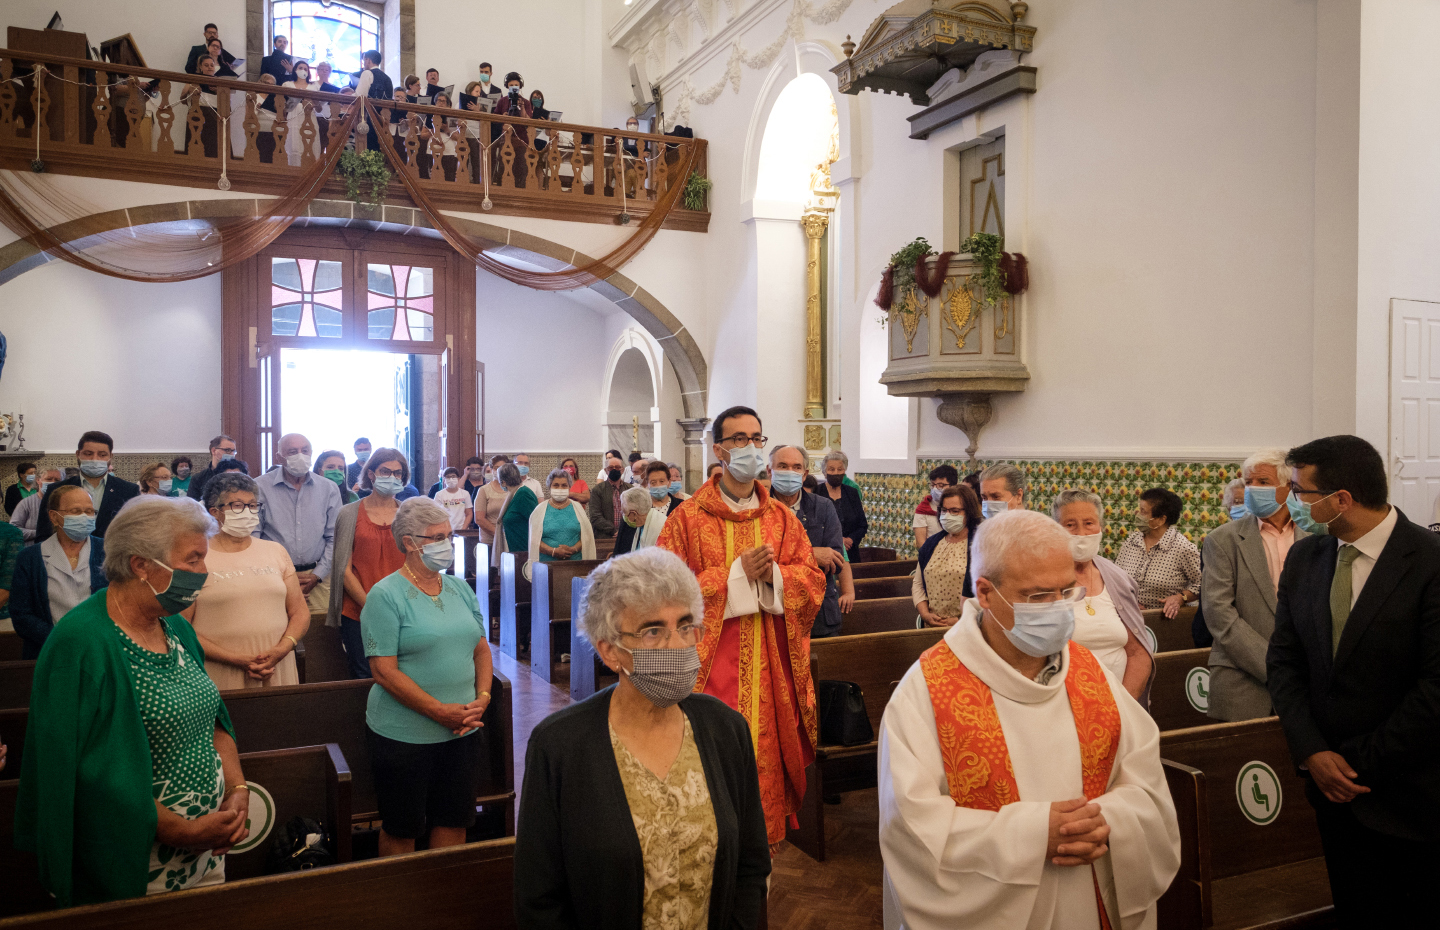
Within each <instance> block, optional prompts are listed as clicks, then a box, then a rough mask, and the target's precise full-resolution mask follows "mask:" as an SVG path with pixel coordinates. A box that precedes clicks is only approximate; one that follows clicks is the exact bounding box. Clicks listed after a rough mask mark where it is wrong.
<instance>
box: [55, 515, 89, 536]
mask: <svg viewBox="0 0 1440 930" xmlns="http://www.w3.org/2000/svg"><path fill="white" fill-rule="evenodd" d="M61 529H63V530H64V531H65V535H66V536H69V537H70V540H71V541H72V542H83V541H84V540H86V539H89V538H90V537H91V536H94V535H95V515H94V514H78V513H71V514H66V515H65V524H64V526H63V527H61Z"/></svg>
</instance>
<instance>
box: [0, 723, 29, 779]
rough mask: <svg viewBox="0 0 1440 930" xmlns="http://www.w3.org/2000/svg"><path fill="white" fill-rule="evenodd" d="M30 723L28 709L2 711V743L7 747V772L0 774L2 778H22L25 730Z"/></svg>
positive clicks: (0, 727) (0, 734)
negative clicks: (21, 763) (21, 764)
mask: <svg viewBox="0 0 1440 930" xmlns="http://www.w3.org/2000/svg"><path fill="white" fill-rule="evenodd" d="M29 722H30V708H28V707H11V708H8V709H6V710H0V743H4V744H5V746H6V756H5V771H4V772H3V773H0V778H19V777H20V760H21V758H22V756H23V755H24V752H25V728H26V726H27V725H28V724H29Z"/></svg>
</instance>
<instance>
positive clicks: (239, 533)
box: [220, 510, 260, 539]
mask: <svg viewBox="0 0 1440 930" xmlns="http://www.w3.org/2000/svg"><path fill="white" fill-rule="evenodd" d="M259 525H260V515H259V514H258V513H251V512H250V511H248V510H242V511H240V512H239V513H231V512H230V511H228V510H227V511H226V512H225V522H224V523H222V524H221V525H220V529H222V530H224V531H225V532H227V533H229V534H230V535H231V536H235V537H237V538H240V539H243V538H245V537H246V536H249V535H250V534H251V533H253V532H254V531H255V528H256V527H257V526H259Z"/></svg>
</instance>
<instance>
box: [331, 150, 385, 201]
mask: <svg viewBox="0 0 1440 930" xmlns="http://www.w3.org/2000/svg"><path fill="white" fill-rule="evenodd" d="M336 170H337V171H338V172H339V173H340V176H341V177H343V178H344V179H345V196H346V197H348V198H349V199H351V200H353V201H355V202H356V203H365V204H369V205H370V206H372V207H378V206H380V202H381V201H382V200H384V199H385V188H386V187H388V186H389V184H390V176H391V175H390V169H389V168H386V167H385V156H384V155H382V154H380V152H378V151H377V150H375V149H369V150H367V151H364V152H345V153H343V154H342V155H341V156H340V164H339V165H337V166H336ZM362 183H363V184H366V185H368V187H369V189H368V191H367V192H366V194H365V196H364V198H363V199H362V198H361V196H360V185H361V184H362Z"/></svg>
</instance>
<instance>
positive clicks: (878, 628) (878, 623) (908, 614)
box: [816, 594, 919, 642]
mask: <svg viewBox="0 0 1440 930" xmlns="http://www.w3.org/2000/svg"><path fill="white" fill-rule="evenodd" d="M917 616H919V612H918V611H917V610H916V609H915V602H914V601H912V600H910V595H908V594H907V595H905V596H904V597H877V598H871V599H870V600H867V601H856V602H855V607H854V609H853V610H851V611H850V612H849V613H848V614H844V615H842V619H841V622H840V632H841V633H842V634H844V635H845V636H855V635H859V634H862V633H887V632H893V631H895V630H913V629H915V618H916V617H917ZM816 642H818V640H816Z"/></svg>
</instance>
